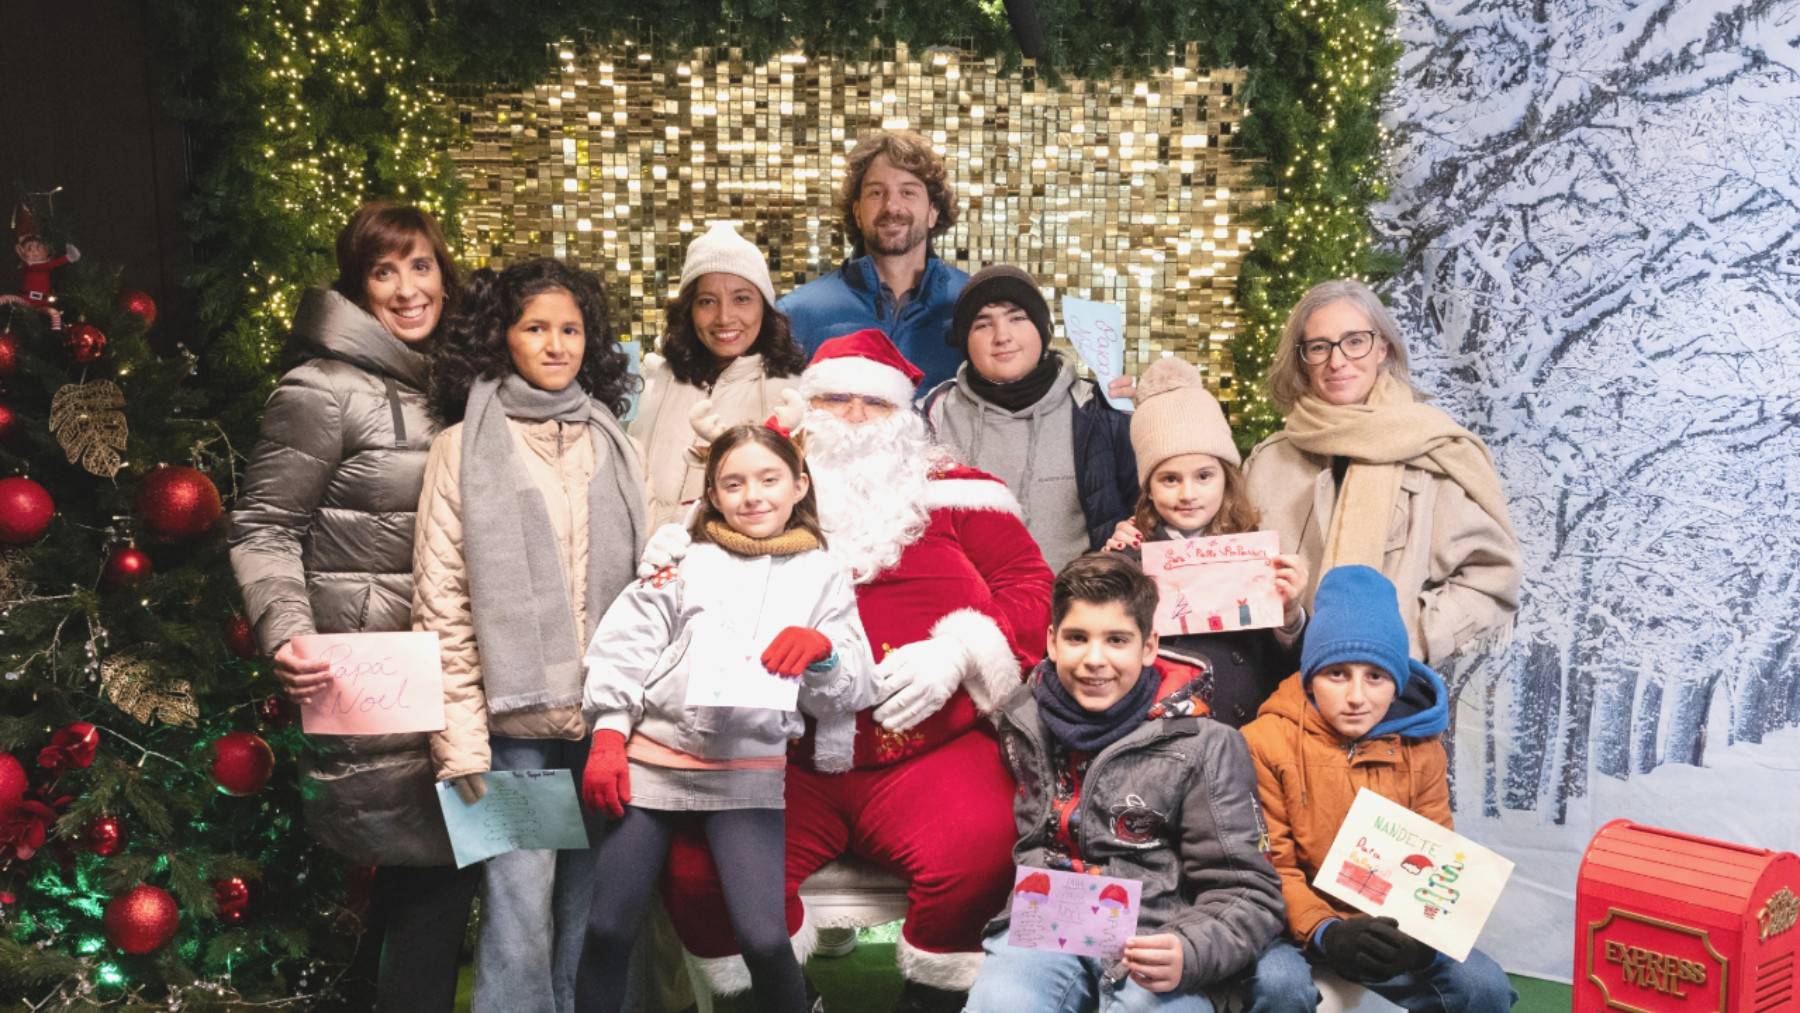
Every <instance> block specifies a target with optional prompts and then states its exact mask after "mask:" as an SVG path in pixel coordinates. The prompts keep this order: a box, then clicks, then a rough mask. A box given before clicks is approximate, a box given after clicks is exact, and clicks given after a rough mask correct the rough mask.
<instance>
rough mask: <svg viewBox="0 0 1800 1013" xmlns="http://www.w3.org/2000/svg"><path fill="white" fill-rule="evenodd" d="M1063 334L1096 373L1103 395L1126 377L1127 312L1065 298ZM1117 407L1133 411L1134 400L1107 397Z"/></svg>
mask: <svg viewBox="0 0 1800 1013" xmlns="http://www.w3.org/2000/svg"><path fill="white" fill-rule="evenodd" d="M1062 315H1063V333H1064V334H1066V335H1068V338H1069V344H1071V345H1074V346H1075V354H1077V355H1079V356H1081V361H1082V362H1085V363H1087V365H1088V368H1089V369H1091V370H1093V371H1094V379H1095V380H1096V381H1098V382H1099V384H1100V391H1101V393H1105V391H1106V385H1107V384H1109V383H1111V382H1112V381H1113V379H1114V378H1115V377H1119V376H1123V375H1125V310H1124V309H1123V308H1121V307H1119V306H1115V305H1113V304H1112V303H1106V302H1094V301H1093V300H1091V299H1077V298H1075V297H1074V296H1072V295H1065V296H1063V298H1062ZM1106 400H1108V401H1110V402H1112V406H1113V407H1114V408H1117V409H1119V410H1120V411H1122V412H1128V411H1130V410H1131V399H1130V398H1123V397H1111V396H1108V397H1107V399H1106Z"/></svg>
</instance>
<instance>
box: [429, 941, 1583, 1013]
mask: <svg viewBox="0 0 1800 1013" xmlns="http://www.w3.org/2000/svg"><path fill="white" fill-rule="evenodd" d="M806 973H807V976H808V977H810V978H812V980H813V984H814V985H817V986H818V988H819V992H820V994H822V995H824V996H825V1005H826V1007H827V1008H828V1009H830V1010H831V1013H887V1011H888V1010H891V1009H893V1008H894V1000H895V999H896V998H898V997H899V995H900V972H899V971H897V970H895V968H894V944H893V943H891V942H870V941H869V940H868V938H867V936H866V935H865V937H864V940H863V941H862V942H861V943H859V944H858V945H857V947H856V951H855V952H854V953H851V954H850V955H849V956H847V957H829V958H827V957H821V958H818V959H815V960H812V961H810V962H808V963H807V965H806ZM1509 977H1511V978H1512V983H1513V988H1514V989H1515V990H1517V991H1518V993H1519V1004H1518V1005H1517V1006H1514V1007H1513V1010H1514V1013H1568V1009H1569V994H1570V993H1569V986H1567V985H1564V984H1562V983H1560V982H1555V981H1543V980H1541V979H1538V978H1524V977H1520V976H1519V975H1516V974H1515V975H1510V976H1509ZM474 980H475V977H474V973H473V971H472V970H471V969H470V968H467V967H465V968H464V969H463V976H462V987H461V988H460V989H458V991H457V996H456V999H457V1003H456V1008H457V1010H458V1013H461V1011H463V1010H467V1009H468V1008H469V994H470V992H471V991H472V989H473V985H474ZM737 998H738V999H743V998H744V997H743V996H739V997H737ZM713 1008H714V1009H715V1010H717V1011H718V1013H752V1011H751V1008H750V1005H749V1003H748V1002H744V1003H742V1004H740V1003H738V1002H734V1001H733V1000H732V999H730V998H719V999H717V1000H716V1001H715V1002H714V1005H713Z"/></svg>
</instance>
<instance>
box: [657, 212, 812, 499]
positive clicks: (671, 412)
mask: <svg viewBox="0 0 1800 1013" xmlns="http://www.w3.org/2000/svg"><path fill="white" fill-rule="evenodd" d="M657 352H658V353H659V354H658V355H653V356H650V357H648V358H646V359H645V360H644V397H643V402H642V404H641V405H640V406H639V408H638V413H637V416H636V417H635V418H634V419H632V422H631V429H630V433H631V438H632V439H634V440H637V441H638V443H639V444H641V445H642V446H643V448H644V470H645V472H646V474H647V476H648V480H649V485H650V525H651V529H652V530H655V529H656V528H658V527H661V526H662V525H664V524H667V523H670V522H672V521H674V522H679V521H680V520H681V514H682V511H683V508H684V506H685V505H686V504H688V503H692V502H693V501H694V500H695V499H697V498H698V497H699V496H700V487H701V479H702V478H703V477H704V475H705V471H706V446H705V444H703V443H700V442H699V441H697V440H696V439H695V437H694V428H693V425H692V423H691V422H690V421H689V418H688V416H689V414H690V413H692V411H693V409H694V406H695V405H697V404H699V403H700V402H701V401H703V400H705V401H710V402H712V412H711V414H714V415H717V416H718V419H719V424H720V425H722V426H725V427H727V428H729V427H731V426H734V425H737V424H738V423H741V422H761V421H763V420H764V419H766V418H768V417H769V413H771V412H773V411H774V410H775V405H776V403H777V402H778V401H780V400H781V395H782V392H783V391H786V390H787V389H788V388H790V387H794V386H797V385H798V384H799V382H800V370H801V369H803V368H805V366H806V356H805V354H804V353H802V352H801V351H800V346H799V345H798V344H796V343H795V342H794V338H793V335H792V334H791V333H790V332H789V330H788V319H787V317H786V316H784V315H783V314H782V313H781V311H779V310H777V309H776V308H775V286H774V283H773V282H771V281H770V280H769V265H768V263H767V262H766V261H765V260H764V259H763V254H762V251H761V250H759V249H757V248H756V246H755V245H754V244H753V243H751V242H750V241H749V240H747V239H745V238H744V237H742V236H740V235H738V233H737V230H736V229H734V228H732V227H731V226H730V225H729V224H727V223H725V222H715V223H713V225H712V227H711V228H709V229H708V230H707V231H706V233H705V234H704V235H702V236H700V237H699V238H698V239H695V240H694V241H693V242H692V243H689V244H688V249H687V259H686V261H685V262H684V263H683V264H682V267H681V282H680V285H679V286H678V288H677V292H676V295H675V298H674V299H672V300H670V302H669V306H668V310H667V315H666V317H665V322H664V324H663V334H662V340H661V341H660V342H659V343H658V345H657Z"/></svg>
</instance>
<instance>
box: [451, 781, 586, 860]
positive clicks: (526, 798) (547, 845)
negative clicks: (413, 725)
mask: <svg viewBox="0 0 1800 1013" xmlns="http://www.w3.org/2000/svg"><path fill="white" fill-rule="evenodd" d="M482 776H483V777H484V778H485V779H486V781H487V794H486V795H484V796H482V798H481V799H480V800H479V801H477V802H476V803H475V804H474V805H469V804H467V803H465V802H464V801H463V800H462V798H461V797H460V796H458V795H457V794H456V789H455V787H453V786H452V785H451V784H450V782H448V781H442V782H439V783H438V786H437V792H438V805H439V806H440V807H442V809H443V810H444V826H445V827H447V828H448V829H449V831H450V849H451V851H453V852H454V853H455V855H456V867H457V868H459V869H461V868H464V867H466V866H469V865H473V864H474V863H476V862H479V861H482V860H484V859H488V858H492V857H494V856H495V855H504V854H506V853H507V852H508V851H535V850H548V849H556V848H585V847H587V846H588V835H587V827H586V826H585V825H584V824H583V823H582V822H581V803H579V802H577V801H576V800H575V778H574V776H573V775H571V774H570V772H569V771H566V770H490V771H488V772H487V773H486V774H484V775H482Z"/></svg>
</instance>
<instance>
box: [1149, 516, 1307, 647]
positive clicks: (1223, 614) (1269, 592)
mask: <svg viewBox="0 0 1800 1013" xmlns="http://www.w3.org/2000/svg"><path fill="white" fill-rule="evenodd" d="M1280 554H1281V536H1280V535H1278V534H1276V533H1275V532H1273V531H1251V532H1248V533H1246V534H1241V535H1216V536H1213V537H1210V538H1189V539H1185V540H1176V541H1163V542H1145V543H1144V572H1145V573H1147V574H1149V575H1150V579H1152V580H1154V581H1156V590H1157V592H1158V593H1157V600H1156V632H1157V633H1159V634H1161V635H1163V636H1165V637H1173V636H1180V635H1182V634H1185V633H1223V632H1226V631H1228V630H1255V629H1263V628H1265V627H1270V626H1280V625H1281V620H1282V608H1281V595H1280V594H1279V593H1277V592H1276V590H1275V564H1274V563H1273V562H1272V560H1274V558H1275V557H1276V556H1278V555H1280Z"/></svg>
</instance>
